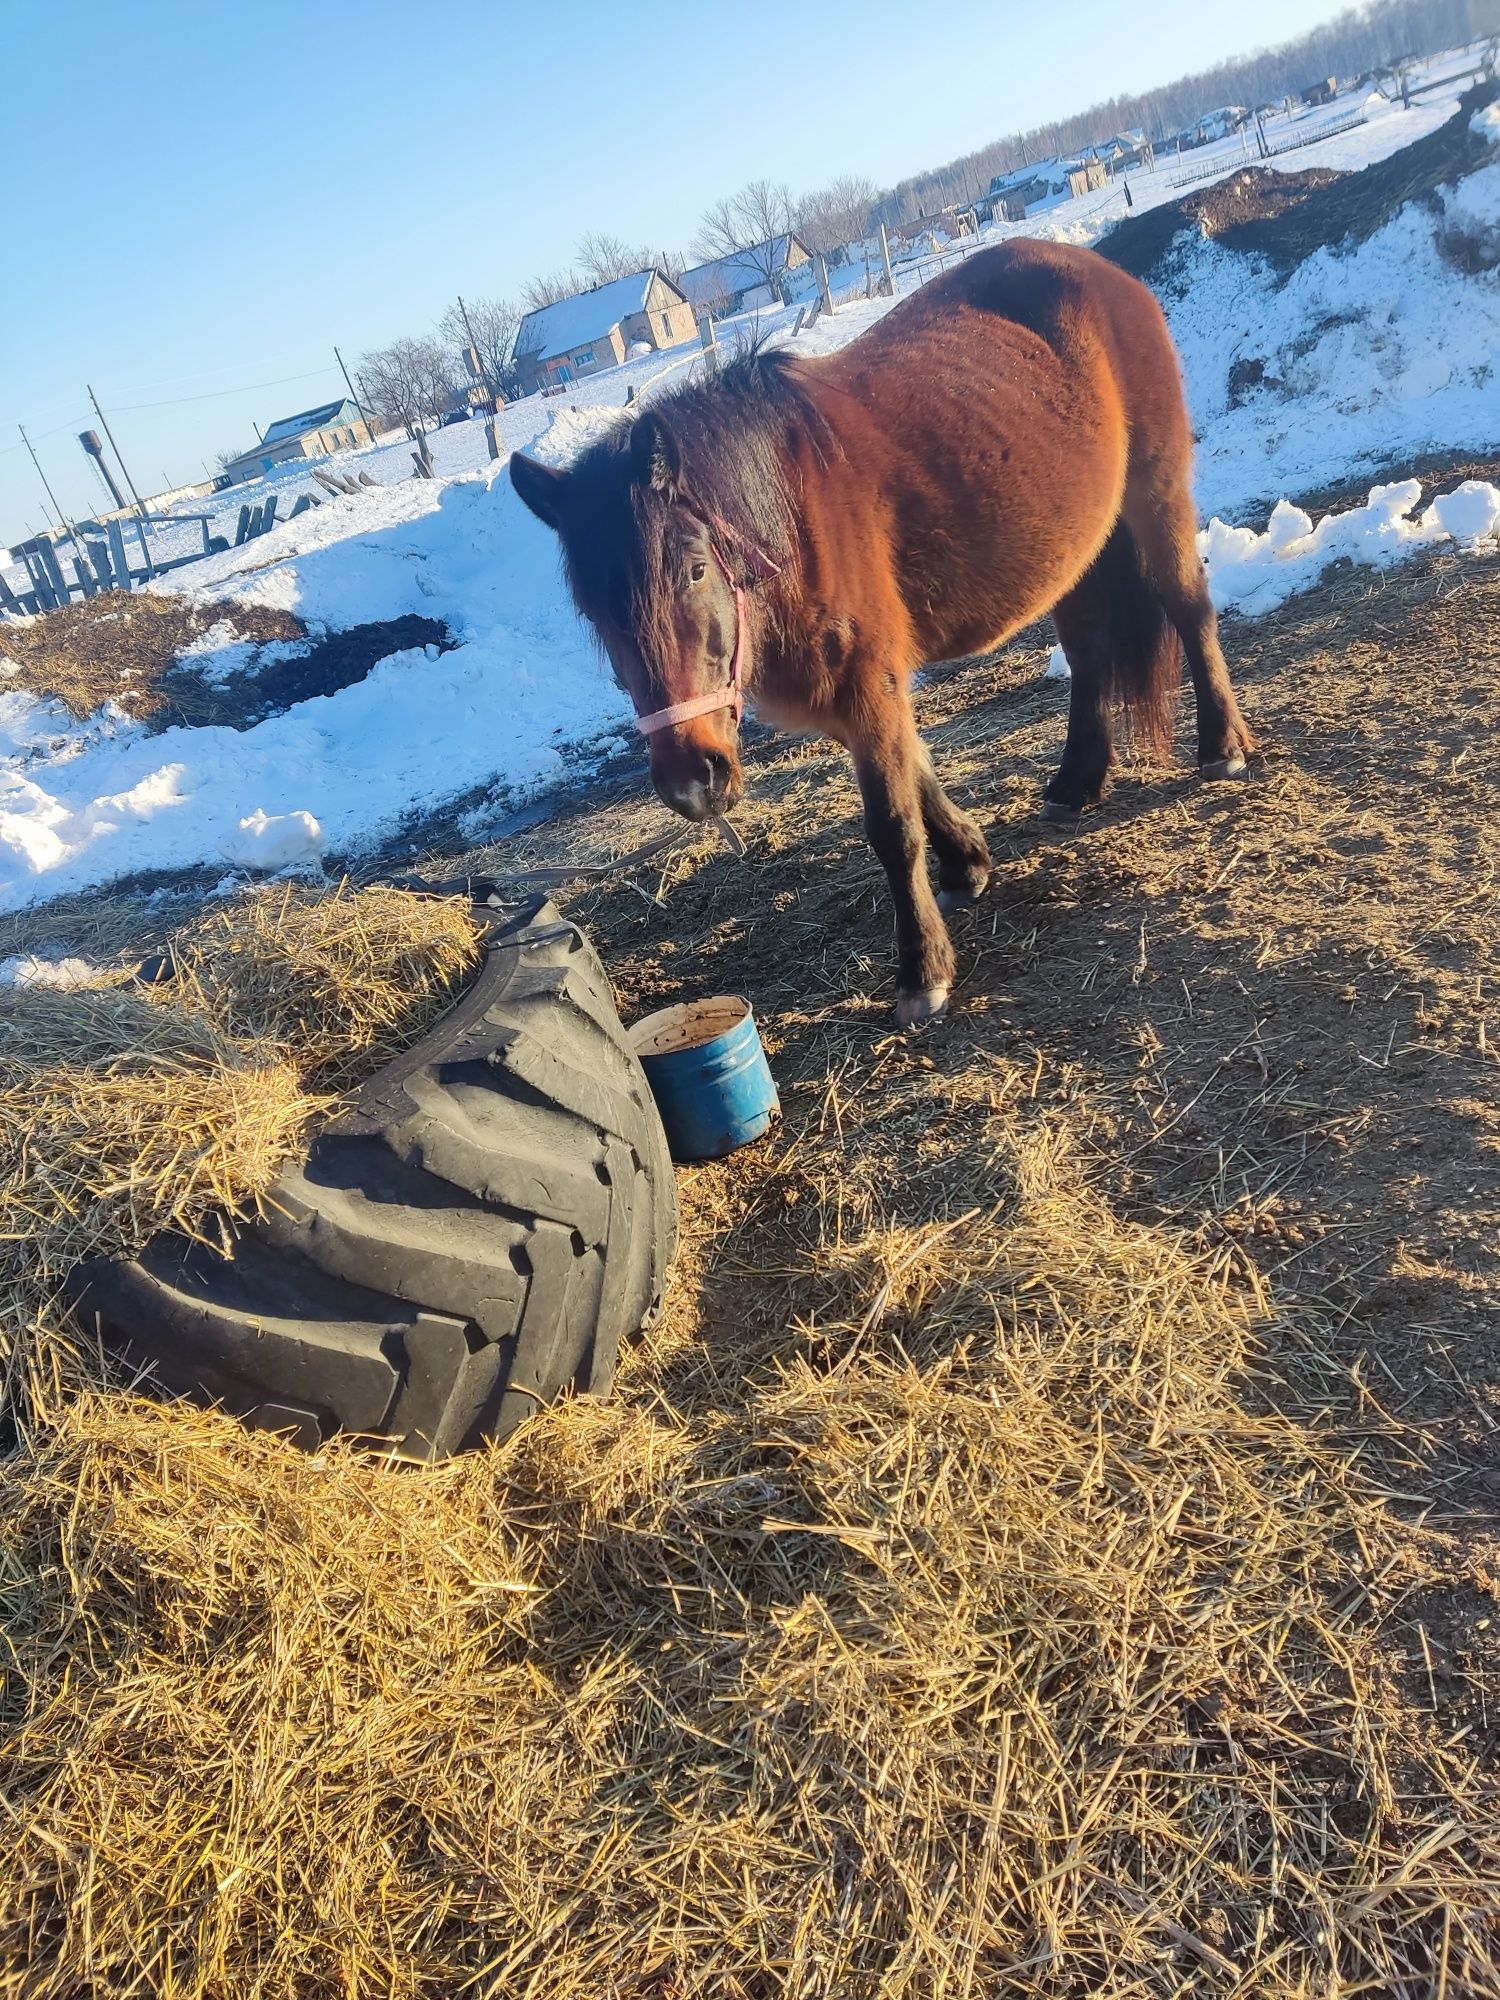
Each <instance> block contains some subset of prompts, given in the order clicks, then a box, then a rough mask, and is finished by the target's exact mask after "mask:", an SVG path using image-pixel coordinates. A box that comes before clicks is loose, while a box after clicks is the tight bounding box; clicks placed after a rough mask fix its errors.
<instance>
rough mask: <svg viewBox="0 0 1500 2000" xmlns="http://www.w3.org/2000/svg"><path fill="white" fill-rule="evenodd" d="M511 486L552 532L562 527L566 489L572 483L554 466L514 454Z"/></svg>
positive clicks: (514, 452)
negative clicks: (563, 498)
mask: <svg viewBox="0 0 1500 2000" xmlns="http://www.w3.org/2000/svg"><path fill="white" fill-rule="evenodd" d="M510 483H511V485H512V486H514V487H515V489H516V491H517V493H519V494H520V496H521V498H522V499H523V500H524V501H525V502H526V505H527V506H528V507H529V508H530V509H531V511H532V513H533V514H535V515H536V517H537V519H538V520H539V521H545V522H546V524H547V526H548V527H549V528H557V527H559V526H560V525H561V523H562V496H563V489H564V488H565V487H566V485H567V483H568V475H567V473H566V472H559V471H558V470H557V469H556V468H555V467H554V466H550V465H543V464H542V462H541V461H540V459H535V458H527V457H526V456H525V455H524V453H522V452H519V451H513V452H512V453H511V455H510Z"/></svg>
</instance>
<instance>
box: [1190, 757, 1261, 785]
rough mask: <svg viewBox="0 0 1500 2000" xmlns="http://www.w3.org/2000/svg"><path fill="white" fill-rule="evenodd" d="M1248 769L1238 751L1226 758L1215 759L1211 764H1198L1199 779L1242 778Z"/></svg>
mask: <svg viewBox="0 0 1500 2000" xmlns="http://www.w3.org/2000/svg"><path fill="white" fill-rule="evenodd" d="M1248 768H1249V767H1248V766H1247V765H1246V763H1245V759H1244V756H1243V755H1242V754H1241V752H1240V751H1238V750H1234V751H1231V752H1230V754H1229V755H1228V756H1227V757H1216V758H1215V759H1214V761H1213V762H1212V763H1211V764H1200V765H1199V766H1198V775H1199V777H1200V778H1208V779H1210V780H1212V779H1215V778H1243V777H1244V775H1245V772H1246V770H1247V769H1248Z"/></svg>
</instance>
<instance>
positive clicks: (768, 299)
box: [677, 234, 812, 318]
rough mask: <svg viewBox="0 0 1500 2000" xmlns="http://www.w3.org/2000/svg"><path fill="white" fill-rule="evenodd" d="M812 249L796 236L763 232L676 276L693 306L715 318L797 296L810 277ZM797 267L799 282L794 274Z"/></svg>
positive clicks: (697, 310) (699, 311) (695, 309)
mask: <svg viewBox="0 0 1500 2000" xmlns="http://www.w3.org/2000/svg"><path fill="white" fill-rule="evenodd" d="M811 265H812V254H811V252H810V251H809V250H808V247H807V245H806V244H805V243H804V242H802V240H801V239H800V238H799V237H797V236H795V235H791V234H788V235H785V236H774V237H768V238H767V239H766V241H765V242H764V243H756V244H754V245H753V246H752V247H751V248H750V249H748V250H736V251H735V252H734V254H733V255H732V256H729V257H715V258H712V259H711V260H710V261H709V262H708V263H707V264H695V265H694V267H693V269H692V270H691V271H684V272H683V274H682V276H681V277H680V278H679V279H678V280H677V282H678V284H679V285H681V287H682V289H683V291H684V292H685V293H686V295H687V297H688V298H689V299H690V300H691V301H692V304H693V309H694V311H696V312H698V313H706V314H708V316H709V317H710V318H720V317H722V316H723V315H724V314H726V313H737V312H749V311H751V310H752V309H753V308H754V307H756V306H768V305H771V304H772V303H773V302H774V301H775V300H776V299H778V298H781V299H787V298H788V295H789V294H791V293H796V294H798V295H799V296H800V294H801V292H802V291H803V290H804V289H805V288H806V287H807V285H808V282H809V281H810V279H811V277H812V269H811ZM798 271H800V272H802V273H803V277H802V279H801V280H800V281H797V280H795V279H794V278H793V273H795V272H798Z"/></svg>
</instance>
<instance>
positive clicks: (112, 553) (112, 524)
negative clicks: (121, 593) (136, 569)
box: [104, 521, 130, 590]
mask: <svg viewBox="0 0 1500 2000" xmlns="http://www.w3.org/2000/svg"><path fill="white" fill-rule="evenodd" d="M104 532H105V534H106V535H108V536H109V560H110V563H111V565H112V566H113V568H114V572H115V585H116V588H117V589H120V590H129V588H130V563H129V560H128V558H127V557H126V554H125V533H124V530H123V529H122V528H121V526H120V524H119V522H118V521H106V522H105V524H104Z"/></svg>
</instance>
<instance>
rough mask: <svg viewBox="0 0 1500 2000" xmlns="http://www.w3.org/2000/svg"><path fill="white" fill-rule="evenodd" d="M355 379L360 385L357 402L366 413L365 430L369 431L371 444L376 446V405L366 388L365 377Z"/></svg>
mask: <svg viewBox="0 0 1500 2000" xmlns="http://www.w3.org/2000/svg"><path fill="white" fill-rule="evenodd" d="M354 379H355V381H356V382H357V383H358V384H359V396H358V398H356V400H357V402H358V404H359V407H360V409H362V410H363V411H364V413H365V429H366V430H367V431H368V432H369V433H370V442H371V444H374V442H375V405H374V404H373V403H372V402H371V400H370V392H369V390H368V389H367V388H366V387H365V378H364V376H363V375H356V376H355V378H354Z"/></svg>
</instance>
